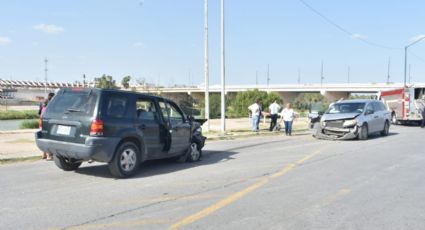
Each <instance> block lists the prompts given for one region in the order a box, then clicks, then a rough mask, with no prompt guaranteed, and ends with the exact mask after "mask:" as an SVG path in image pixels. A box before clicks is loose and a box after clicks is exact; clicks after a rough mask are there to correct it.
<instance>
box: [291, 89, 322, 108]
mask: <svg viewBox="0 0 425 230" xmlns="http://www.w3.org/2000/svg"><path fill="white" fill-rule="evenodd" d="M312 103H323V105H324V107H325V108H326V107H327V106H326V104H329V102H328V101H327V100H326V98H325V97H324V96H323V95H322V94H320V93H300V94H299V95H298V96H297V97H296V98H295V100H294V102H293V103H292V104H293V107H294V108H296V109H298V110H308V109H309V106H310V104H312Z"/></svg>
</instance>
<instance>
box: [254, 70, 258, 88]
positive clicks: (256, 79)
mask: <svg viewBox="0 0 425 230" xmlns="http://www.w3.org/2000/svg"><path fill="white" fill-rule="evenodd" d="M255 86H256V87H258V71H255Z"/></svg>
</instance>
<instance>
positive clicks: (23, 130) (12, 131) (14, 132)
mask: <svg viewBox="0 0 425 230" xmlns="http://www.w3.org/2000/svg"><path fill="white" fill-rule="evenodd" d="M37 131H38V129H17V130H7V131H0V134H23V133H35V132H37Z"/></svg>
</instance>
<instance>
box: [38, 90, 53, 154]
mask: <svg viewBox="0 0 425 230" xmlns="http://www.w3.org/2000/svg"><path fill="white" fill-rule="evenodd" d="M54 96H55V94H54V93H49V95H47V99H46V100H44V102H43V104H42V106H41V109H40V111H39V115H40V119H41V117H42V116H43V114H44V112H46V109H47V105H48V104H49V102H50V101H51V100H52V99H53V97H54ZM41 158H42V159H46V160H47V161H51V160H53V156H52V154H50V153H47V152H43V154H42V155H41Z"/></svg>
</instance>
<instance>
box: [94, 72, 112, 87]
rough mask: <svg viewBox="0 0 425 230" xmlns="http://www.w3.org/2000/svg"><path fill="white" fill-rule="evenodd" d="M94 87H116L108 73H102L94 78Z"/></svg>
mask: <svg viewBox="0 0 425 230" xmlns="http://www.w3.org/2000/svg"><path fill="white" fill-rule="evenodd" d="M94 80H95V82H96V87H98V88H102V89H116V88H117V86H116V84H115V80H114V79H113V78H112V76H110V75H105V74H103V75H102V77H99V78H95V79H94Z"/></svg>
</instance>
